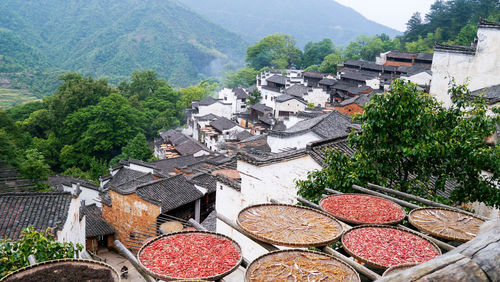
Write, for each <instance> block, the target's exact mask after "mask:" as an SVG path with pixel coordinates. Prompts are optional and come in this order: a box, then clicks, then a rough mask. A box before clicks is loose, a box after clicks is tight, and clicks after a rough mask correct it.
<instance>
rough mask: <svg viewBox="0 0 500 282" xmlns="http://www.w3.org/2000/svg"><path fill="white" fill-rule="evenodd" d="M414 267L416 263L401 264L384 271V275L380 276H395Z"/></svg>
mask: <svg viewBox="0 0 500 282" xmlns="http://www.w3.org/2000/svg"><path fill="white" fill-rule="evenodd" d="M415 265H418V263H403V264H398V265H395V266H391V267H389V268H388V269H387V270H386V271H384V274H382V277H385V276H389V275H392V274H396V273H399V272H401V271H405V270H407V269H409V268H412V267H414V266H415Z"/></svg>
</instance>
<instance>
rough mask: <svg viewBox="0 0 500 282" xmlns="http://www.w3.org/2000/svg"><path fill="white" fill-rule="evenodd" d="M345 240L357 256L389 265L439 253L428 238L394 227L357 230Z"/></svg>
mask: <svg viewBox="0 0 500 282" xmlns="http://www.w3.org/2000/svg"><path fill="white" fill-rule="evenodd" d="M342 242H343V243H344V247H345V248H347V249H348V250H349V251H350V252H352V253H354V254H355V255H357V256H359V257H361V258H363V259H365V260H367V261H370V262H374V263H377V264H381V265H384V266H387V267H389V266H393V265H398V264H402V263H422V262H425V261H428V260H431V259H433V258H434V257H436V256H438V255H439V253H438V252H437V251H436V249H435V248H434V246H433V245H432V244H431V243H429V242H428V241H427V240H425V239H423V238H421V237H419V236H417V235H414V234H411V233H409V232H405V231H402V230H398V229H394V228H382V227H364V228H358V229H353V230H351V231H349V232H348V233H347V234H346V235H345V236H344V238H343V241H342Z"/></svg>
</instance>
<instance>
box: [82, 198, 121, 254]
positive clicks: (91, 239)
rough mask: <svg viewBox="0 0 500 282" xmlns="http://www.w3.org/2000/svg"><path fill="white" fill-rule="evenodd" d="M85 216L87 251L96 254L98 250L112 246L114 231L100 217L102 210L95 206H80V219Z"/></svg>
mask: <svg viewBox="0 0 500 282" xmlns="http://www.w3.org/2000/svg"><path fill="white" fill-rule="evenodd" d="M82 216H85V236H86V240H85V246H86V249H87V251H89V252H92V253H96V254H97V253H98V250H99V248H107V247H111V246H113V245H114V238H115V237H114V234H115V231H114V230H113V227H111V225H109V223H107V222H106V220H104V218H103V217H102V210H101V208H99V207H98V206H97V205H96V204H91V205H82V206H81V207H80V217H82Z"/></svg>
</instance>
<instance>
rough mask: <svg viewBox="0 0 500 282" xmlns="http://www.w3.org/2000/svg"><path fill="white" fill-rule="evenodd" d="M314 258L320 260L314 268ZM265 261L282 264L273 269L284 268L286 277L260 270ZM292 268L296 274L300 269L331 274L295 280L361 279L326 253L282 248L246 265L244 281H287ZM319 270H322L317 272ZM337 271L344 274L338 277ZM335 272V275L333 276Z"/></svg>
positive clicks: (355, 281) (348, 267) (351, 269)
mask: <svg viewBox="0 0 500 282" xmlns="http://www.w3.org/2000/svg"><path fill="white" fill-rule="evenodd" d="M315 260H316V261H319V262H320V263H319V265H317V266H316V268H315V267H313V266H311V265H312V264H313V263H315V262H314V261H315ZM266 263H267V264H270V266H272V267H279V266H283V267H282V268H278V269H275V270H274V271H275V272H279V271H283V270H286V271H287V272H286V273H283V274H285V275H287V277H284V276H278V275H277V274H275V273H268V272H267V271H269V270H267V271H266V270H261V269H260V268H261V267H262V266H263V264H266ZM316 263H317V262H316ZM318 266H319V267H321V266H322V268H319V267H318ZM293 270H297V272H299V273H297V275H300V272H301V271H303V272H309V273H313V272H314V271H318V275H316V276H319V274H320V273H325V275H328V274H330V275H331V276H326V277H324V276H323V277H321V276H320V277H315V276H314V275H312V274H310V275H311V276H312V277H307V276H302V277H300V276H299V277H295V279H296V280H295V281H308V279H309V278H311V281H344V282H357V281H361V279H360V277H359V274H358V273H357V272H356V271H355V270H354V269H353V268H352V267H351V266H349V265H347V264H346V263H344V262H342V261H340V260H338V259H337V258H334V257H333V256H330V255H328V254H324V253H319V252H313V251H305V250H282V251H274V252H270V253H267V254H264V255H262V256H260V257H258V258H257V259H255V260H254V261H253V262H252V263H251V264H250V265H249V266H248V267H247V271H246V273H245V282H255V281H288V280H286V278H289V276H290V275H289V273H292V271H293ZM320 270H322V271H321V272H319V271H320ZM259 271H260V273H259ZM328 272H330V273H328ZM339 272H341V273H342V272H343V273H345V276H344V277H339ZM259 274H260V276H259ZM335 274H337V275H336V276H335ZM255 276H257V277H255ZM306 278H307V279H306ZM340 279H342V280H340Z"/></svg>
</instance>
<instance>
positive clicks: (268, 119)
mask: <svg viewBox="0 0 500 282" xmlns="http://www.w3.org/2000/svg"><path fill="white" fill-rule="evenodd" d="M259 121H261V122H263V123H265V124H267V125H272V124H273V123H274V118H273V117H272V116H271V115H269V114H267V115H261V116H260V117H259Z"/></svg>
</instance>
